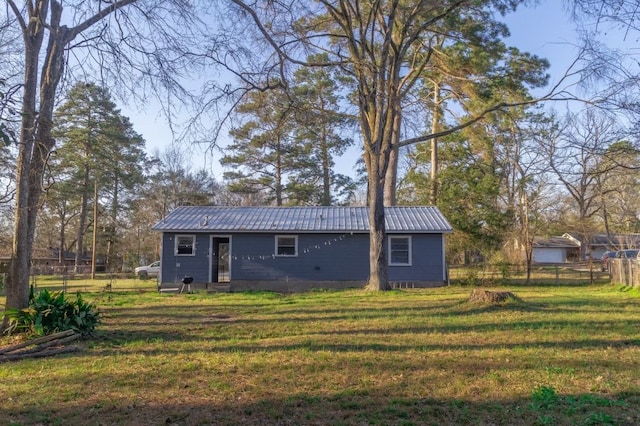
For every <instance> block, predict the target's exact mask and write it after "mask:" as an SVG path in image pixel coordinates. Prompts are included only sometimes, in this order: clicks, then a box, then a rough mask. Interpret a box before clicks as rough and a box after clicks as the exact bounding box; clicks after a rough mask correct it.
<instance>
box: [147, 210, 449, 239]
mask: <svg viewBox="0 0 640 426" xmlns="http://www.w3.org/2000/svg"><path fill="white" fill-rule="evenodd" d="M368 214H369V209H368V208H367V207H222V206H185V207H178V208H176V209H175V210H173V211H172V212H171V213H169V215H167V217H165V218H164V219H163V220H161V221H160V222H158V223H156V224H155V225H154V226H153V228H152V229H153V230H154V231H161V232H168V231H171V232H262V233H263V232H300V233H314V232H315V233H321V232H331V233H334V232H361V233H366V232H369V219H368ZM385 220H386V231H387V232H390V233H401V232H407V233H448V232H452V231H453V229H452V228H451V225H450V224H449V222H448V221H447V219H445V217H444V216H443V215H442V213H441V212H440V210H438V209H437V208H436V207H424V206H423V207H385Z"/></svg>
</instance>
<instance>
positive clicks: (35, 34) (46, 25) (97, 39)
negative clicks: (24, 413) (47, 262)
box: [6, 0, 199, 308]
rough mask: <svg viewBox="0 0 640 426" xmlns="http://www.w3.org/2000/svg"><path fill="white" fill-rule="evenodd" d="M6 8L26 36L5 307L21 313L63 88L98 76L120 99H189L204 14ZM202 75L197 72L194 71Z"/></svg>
mask: <svg viewBox="0 0 640 426" xmlns="http://www.w3.org/2000/svg"><path fill="white" fill-rule="evenodd" d="M7 5H8V8H7V15H9V14H12V18H11V19H9V18H7V21H8V22H11V23H12V24H13V25H15V28H14V29H17V31H19V32H20V33H21V34H22V43H23V49H22V51H21V54H22V56H21V58H20V61H21V63H22V66H23V69H24V76H23V78H22V81H21V83H22V87H23V91H22V99H21V123H20V132H19V133H20V135H19V142H20V143H19V151H18V158H17V161H16V167H15V169H16V194H15V219H14V239H13V244H12V261H11V267H10V270H9V274H8V279H7V304H6V307H7V308H22V307H25V306H27V303H28V294H29V267H30V263H31V255H32V247H33V241H34V235H35V226H36V216H37V214H38V210H39V206H40V202H41V194H42V182H43V177H44V174H45V170H46V167H47V159H48V156H49V153H50V152H51V150H52V148H53V147H54V145H55V140H54V138H53V137H52V136H51V129H52V125H53V122H52V116H53V111H54V107H55V104H56V101H57V99H58V98H57V95H58V93H59V92H60V91H61V89H62V87H63V86H64V85H61V83H63V82H67V81H72V80H73V76H74V75H78V74H80V75H81V76H82V75H86V74H91V73H95V74H97V75H99V76H100V77H101V78H102V80H103V81H109V82H111V83H112V86H113V87H115V88H117V90H118V91H119V92H120V93H119V94H124V93H127V91H128V90H131V92H129V93H139V94H141V96H144V94H146V93H148V92H149V89H153V91H155V93H167V92H171V93H182V94H184V93H185V92H184V91H182V90H181V87H180V85H179V83H178V78H179V77H180V75H181V73H182V72H184V71H185V69H186V68H185V67H186V59H187V58H186V57H185V52H184V51H181V48H180V46H184V45H189V46H193V45H194V42H195V41H196V40H194V39H196V35H195V31H197V29H198V28H199V25H198V21H197V16H198V14H196V13H193V9H192V8H191V7H190V5H189V3H187V2H184V1H181V0H172V1H159V0H157V1H156V0H150V1H137V0H117V1H112V2H85V1H77V2H69V3H67V4H66V6H67V9H66V10H65V8H64V7H63V3H62V2H61V1H58V0H34V1H30V2H25V4H24V5H22V6H21V5H20V4H19V3H17V2H15V1H14V0H7ZM190 36H192V37H191V38H190ZM196 45H197V44H196ZM196 70H197V67H196V66H195V65H194V66H193V67H192V68H191V71H196ZM115 81H117V82H119V84H113V83H114V82H115ZM152 82H153V83H154V84H153V85H151V84H150V83H152ZM134 88H135V91H134V90H132V89H134ZM141 88H142V90H141ZM145 89H146V90H145Z"/></svg>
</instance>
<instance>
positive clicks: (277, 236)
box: [274, 235, 298, 257]
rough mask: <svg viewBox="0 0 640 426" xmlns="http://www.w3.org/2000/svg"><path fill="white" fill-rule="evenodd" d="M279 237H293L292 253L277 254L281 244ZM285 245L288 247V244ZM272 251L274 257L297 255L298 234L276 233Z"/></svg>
mask: <svg viewBox="0 0 640 426" xmlns="http://www.w3.org/2000/svg"><path fill="white" fill-rule="evenodd" d="M280 238H293V249H294V254H278V248H279V247H280V246H281V245H280ZM285 247H290V246H285ZM274 253H275V255H276V257H297V256H298V236H297V235H276V236H275V251H274Z"/></svg>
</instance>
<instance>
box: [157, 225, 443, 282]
mask: <svg viewBox="0 0 640 426" xmlns="http://www.w3.org/2000/svg"><path fill="white" fill-rule="evenodd" d="M179 234H180V235H184V234H187V233H179ZM175 235H176V234H174V233H164V234H163V244H162V282H163V283H165V284H170V283H179V282H180V280H181V279H182V278H183V277H184V276H186V275H188V276H192V277H193V278H194V281H195V282H196V283H207V282H210V268H211V262H210V259H209V256H210V252H211V249H210V247H209V246H210V242H211V235H209V234H196V250H195V256H176V255H175V253H174V250H175ZM227 235H230V236H231V283H232V284H233V282H234V281H289V280H291V281H317V282H321V281H350V282H353V281H360V282H363V283H364V282H365V281H366V280H367V278H368V276H369V235H368V234H317V233H316V234H295V233H291V234H289V233H278V235H296V236H297V237H298V255H297V256H295V257H277V256H274V253H275V236H274V235H273V234H248V233H241V234H232V233H229V234H227ZM407 235H408V234H407ZM411 240H412V259H411V266H389V269H388V271H389V280H390V281H427V282H442V281H443V265H444V260H443V247H442V244H443V238H442V234H437V233H436V234H414V235H411ZM385 248H388V245H386V243H385ZM387 254H388V253H387ZM214 281H215V278H214Z"/></svg>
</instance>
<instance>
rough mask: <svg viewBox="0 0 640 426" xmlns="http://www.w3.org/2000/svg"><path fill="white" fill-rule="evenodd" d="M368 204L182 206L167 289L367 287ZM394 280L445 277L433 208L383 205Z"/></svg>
mask: <svg viewBox="0 0 640 426" xmlns="http://www.w3.org/2000/svg"><path fill="white" fill-rule="evenodd" d="M368 211H369V210H368V208H367V207H213V206H198V207H178V208H177V209H175V210H174V211H172V212H171V213H170V214H169V215H168V216H167V217H166V218H165V219H164V220H162V221H160V222H158V223H157V224H156V225H155V226H154V227H153V229H154V230H155V231H159V232H161V233H162V254H161V264H162V267H161V272H160V284H161V288H175V287H178V286H180V285H181V282H182V279H183V278H184V277H192V278H193V284H192V286H193V287H194V288H202V289H213V288H216V287H220V286H228V289H229V291H243V290H273V291H301V290H308V289H312V288H348V287H363V286H364V285H365V284H366V281H367V279H368V277H369V219H368ZM385 217H386V231H387V240H386V241H385V248H386V251H387V258H388V262H389V267H388V272H389V280H390V281H391V282H392V283H398V284H400V285H404V286H411V287H431V286H438V285H442V284H443V282H444V281H445V256H444V234H446V233H450V232H452V228H451V225H450V224H449V222H448V221H447V220H446V219H445V218H444V216H443V215H442V213H440V211H439V210H438V209H437V208H435V207H387V208H385Z"/></svg>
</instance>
